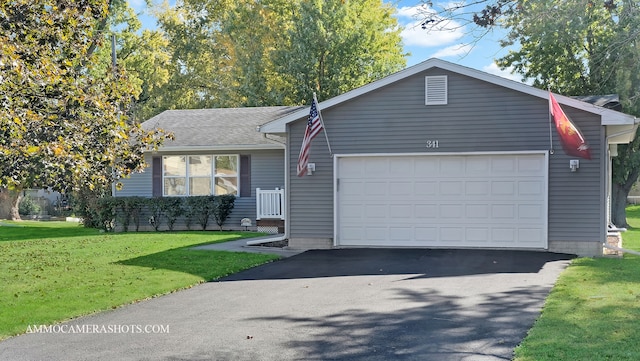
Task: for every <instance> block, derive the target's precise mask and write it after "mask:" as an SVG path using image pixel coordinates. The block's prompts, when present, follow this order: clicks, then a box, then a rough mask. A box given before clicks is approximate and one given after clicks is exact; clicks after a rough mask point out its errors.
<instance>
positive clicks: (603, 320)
mask: <svg viewBox="0 0 640 361" xmlns="http://www.w3.org/2000/svg"><path fill="white" fill-rule="evenodd" d="M627 217H628V222H629V223H630V225H631V228H630V229H629V230H628V231H627V232H625V233H623V247H624V248H627V249H632V250H636V251H640V206H631V207H629V208H627ZM515 356H516V357H515V360H517V361H534V360H535V361H544V360H550V361H551V360H554V361H556V360H589V361H597V360H616V361H619V360H640V257H638V256H634V255H629V254H625V255H624V258H622V259H612V258H597V259H591V258H578V259H575V260H574V261H573V262H572V263H571V265H570V266H569V267H568V268H567V269H566V270H565V271H564V272H563V273H562V275H561V276H560V278H559V279H558V281H557V283H556V285H555V287H554V288H553V290H552V292H551V294H550V295H549V297H548V298H547V301H546V303H545V306H544V309H543V312H542V315H541V317H540V318H539V319H538V321H536V324H535V325H534V327H533V328H532V329H531V330H530V331H529V334H528V336H527V337H526V338H525V340H524V341H523V343H522V344H521V345H520V346H519V347H518V348H516V353H515Z"/></svg>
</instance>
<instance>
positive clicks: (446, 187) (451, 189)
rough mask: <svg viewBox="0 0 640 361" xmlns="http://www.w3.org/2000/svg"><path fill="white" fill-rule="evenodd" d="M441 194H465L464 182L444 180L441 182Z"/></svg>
mask: <svg viewBox="0 0 640 361" xmlns="http://www.w3.org/2000/svg"><path fill="white" fill-rule="evenodd" d="M439 188H440V195H443V196H454V197H460V196H461V195H462V194H464V182H461V181H458V180H443V181H441V182H440V184H439Z"/></svg>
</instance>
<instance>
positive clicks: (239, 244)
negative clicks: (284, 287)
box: [192, 234, 304, 257]
mask: <svg viewBox="0 0 640 361" xmlns="http://www.w3.org/2000/svg"><path fill="white" fill-rule="evenodd" d="M282 237H283V235H281V234H274V235H269V236H264V237H256V238H244V239H239V240H237V241H229V242H224V243H214V244H206V245H204V246H197V247H193V248H192V249H194V250H213V251H229V252H249V253H266V254H276V255H279V256H281V257H291V256H295V255H297V254H300V253H302V252H304V250H299V249H289V248H287V247H285V248H280V247H266V246H259V245H256V246H249V245H247V242H251V241H278V240H281V239H282Z"/></svg>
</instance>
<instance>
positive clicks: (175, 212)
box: [162, 197, 184, 231]
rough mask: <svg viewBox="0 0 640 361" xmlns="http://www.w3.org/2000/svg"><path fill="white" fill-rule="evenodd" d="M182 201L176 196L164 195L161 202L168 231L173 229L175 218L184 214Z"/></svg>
mask: <svg viewBox="0 0 640 361" xmlns="http://www.w3.org/2000/svg"><path fill="white" fill-rule="evenodd" d="M182 203H183V202H182V198H177V197H165V198H164V201H163V202H162V212H163V213H164V216H165V218H166V219H167V226H168V227H169V230H170V231H173V226H174V225H175V223H176V220H178V218H179V217H181V216H182V215H184V208H183V206H182Z"/></svg>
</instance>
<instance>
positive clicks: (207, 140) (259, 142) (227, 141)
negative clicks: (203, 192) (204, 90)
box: [142, 106, 303, 150]
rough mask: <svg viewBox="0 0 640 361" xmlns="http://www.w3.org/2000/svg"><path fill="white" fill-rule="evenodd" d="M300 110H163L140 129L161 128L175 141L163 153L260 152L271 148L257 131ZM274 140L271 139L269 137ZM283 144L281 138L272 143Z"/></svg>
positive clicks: (258, 108)
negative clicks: (177, 150) (190, 149)
mask: <svg viewBox="0 0 640 361" xmlns="http://www.w3.org/2000/svg"><path fill="white" fill-rule="evenodd" d="M301 108H303V107H299V106H295V107H290V106H276V107H249V108H216V109H186V110H166V111H164V112H162V113H160V114H158V115H156V116H155V117H153V118H151V119H149V120H147V121H146V122H144V123H142V127H143V128H144V129H147V130H150V129H154V128H161V129H164V130H166V131H168V132H171V133H173V135H174V137H175V140H173V141H165V142H164V145H163V147H162V148H163V149H164V150H171V148H180V149H183V148H188V147H194V148H196V149H204V148H211V149H222V148H224V149H230V150H232V149H251V148H255V149H260V148H270V147H273V145H274V144H277V143H274V142H273V141H271V140H269V139H266V138H265V137H264V135H263V134H261V133H259V132H258V131H257V127H258V126H259V125H262V124H264V123H268V122H270V121H273V120H275V119H278V118H280V117H282V116H284V115H287V114H289V113H291V112H294V111H297V110H299V109H301ZM269 138H271V139H274V138H276V137H275V136H269ZM276 140H277V141H279V142H283V141H284V138H281V139H276Z"/></svg>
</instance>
